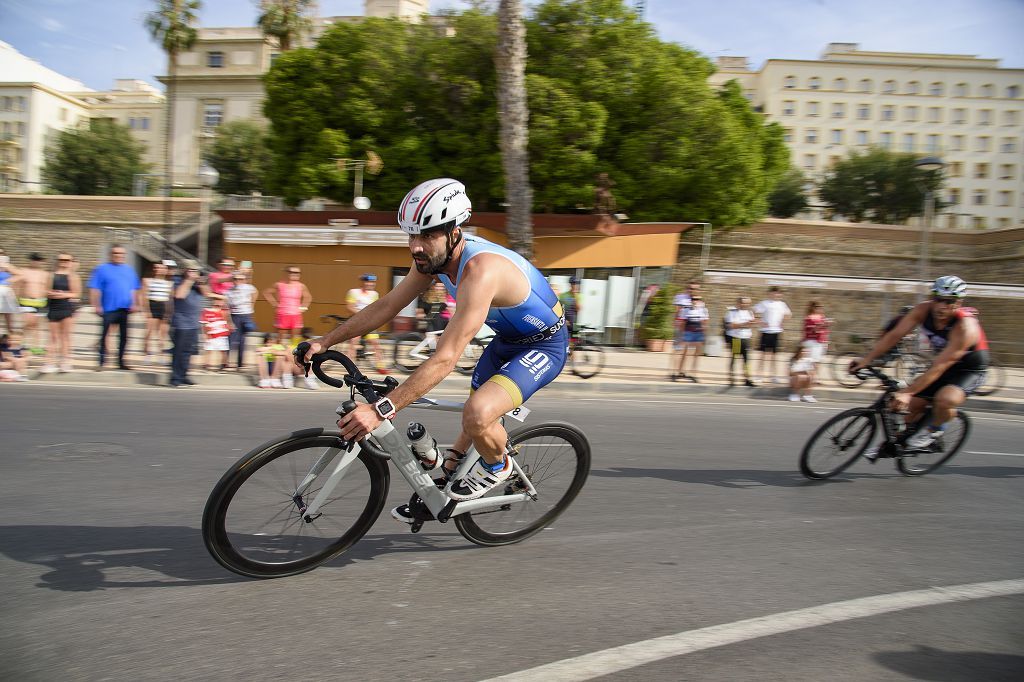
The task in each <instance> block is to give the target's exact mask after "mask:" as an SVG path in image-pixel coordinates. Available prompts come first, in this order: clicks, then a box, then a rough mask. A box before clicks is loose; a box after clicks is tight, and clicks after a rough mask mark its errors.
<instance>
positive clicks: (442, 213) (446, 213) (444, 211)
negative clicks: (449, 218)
mask: <svg viewBox="0 0 1024 682" xmlns="http://www.w3.org/2000/svg"><path fill="white" fill-rule="evenodd" d="M446 215H448V209H447V208H445V209H444V210H443V211H441V220H444V218H445V216H446Z"/></svg>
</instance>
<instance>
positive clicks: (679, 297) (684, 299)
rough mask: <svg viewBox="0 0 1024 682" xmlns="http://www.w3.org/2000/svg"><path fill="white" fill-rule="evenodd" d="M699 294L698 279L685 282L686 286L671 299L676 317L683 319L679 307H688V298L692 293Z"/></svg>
mask: <svg viewBox="0 0 1024 682" xmlns="http://www.w3.org/2000/svg"><path fill="white" fill-rule="evenodd" d="M699 294H700V281H698V280H695V279H691V280H690V281H689V282H687V283H686V288H685V289H684V290H682V291H680V292H679V293H678V294H676V295H675V297H674V298H673V299H672V303H673V304H675V306H676V319H678V320H681V319H683V311H682V310H681V308H688V307H689V306H690V299H691V297H693V296H694V295H699Z"/></svg>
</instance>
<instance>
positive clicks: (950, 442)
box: [896, 411, 971, 476]
mask: <svg viewBox="0 0 1024 682" xmlns="http://www.w3.org/2000/svg"><path fill="white" fill-rule="evenodd" d="M930 417H931V411H928V412H925V414H924V416H923V417H921V419H919V420H918V422H917V423H918V425H919V426H923V425H924V424H927V423H928V422H929V421H930ZM914 431H917V429H914ZM970 432H971V420H970V419H969V418H968V417H967V415H966V414H965V413H963V412H957V413H956V416H954V417H953V418H952V419H950V420H949V421H948V422H946V429H945V430H944V431H943V433H942V437H941V438H940V439H939V440H936V441H935V443H933V444H932V445H931V447H930V448H928V449H926V450H918V451H914V452H908V453H905V454H903V455H902V456H900V457H898V458H897V459H896V468H897V469H899V470H900V473H901V474H904V475H905V476H921V475H923V474H927V473H928V472H930V471H935V470H936V469H938V468H939V467H940V466H942V465H943V464H945V463H946V462H948V461H949V460H951V459H952V458H953V455H955V454H956V453H957V452H959V451H960V448H961V447H962V446H963V444H964V441H965V440H967V435H968V434H969V433H970ZM911 435H913V434H912V433H908V434H907V436H908V437H910V436H911Z"/></svg>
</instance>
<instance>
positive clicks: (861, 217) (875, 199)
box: [818, 147, 942, 225]
mask: <svg viewBox="0 0 1024 682" xmlns="http://www.w3.org/2000/svg"><path fill="white" fill-rule="evenodd" d="M917 158H918V157H917V155H915V154H912V153H901V152H892V151H889V150H887V149H883V148H881V147H873V148H871V149H869V150H867V151H865V152H862V153H858V152H852V153H851V154H850V156H849V157H847V158H846V159H843V160H842V161H839V162H838V163H836V164H835V165H834V166H833V167H832V169H831V170H829V172H828V173H827V174H826V176H825V180H824V181H823V182H822V183H821V187H820V188H819V190H818V194H819V196H820V197H821V200H822V202H823V203H824V204H825V205H826V206H828V207H829V208H830V209H831V210H832V211H833V212H834V213H837V214H840V215H842V216H844V217H845V218H847V219H848V220H850V221H852V222H855V223H857V222H862V221H865V220H870V221H872V222H876V223H882V224H890V225H899V224H902V223H905V222H907V220H908V219H910V218H911V217H913V216H918V215H921V214H922V213H923V210H924V209H923V206H924V198H925V193H926V192H927V191H933V192H934V191H936V190H938V189H939V188H940V187H941V186H942V173H941V171H923V170H920V169H918V168H916V167H915V163H916V162H917Z"/></svg>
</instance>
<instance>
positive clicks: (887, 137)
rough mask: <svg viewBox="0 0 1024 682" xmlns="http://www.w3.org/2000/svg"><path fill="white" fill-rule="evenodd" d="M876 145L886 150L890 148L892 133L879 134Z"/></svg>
mask: <svg viewBox="0 0 1024 682" xmlns="http://www.w3.org/2000/svg"><path fill="white" fill-rule="evenodd" d="M878 144H880V145H882V147H884V148H886V149H889V148H890V147H892V133H879V134H878Z"/></svg>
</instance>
